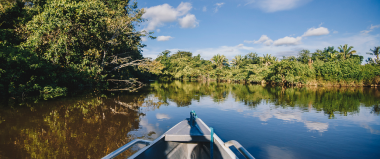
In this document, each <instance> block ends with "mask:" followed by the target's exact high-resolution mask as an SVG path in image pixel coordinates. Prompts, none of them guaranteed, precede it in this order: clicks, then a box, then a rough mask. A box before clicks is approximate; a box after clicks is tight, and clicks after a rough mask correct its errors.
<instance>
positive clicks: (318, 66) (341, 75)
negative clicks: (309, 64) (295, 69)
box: [313, 59, 363, 82]
mask: <svg viewBox="0 0 380 159" xmlns="http://www.w3.org/2000/svg"><path fill="white" fill-rule="evenodd" d="M358 61H359V60H358V59H347V60H343V61H337V62H322V61H317V62H315V63H314V64H313V66H314V68H315V72H316V75H317V78H319V77H320V78H323V79H324V80H326V81H333V82H340V81H342V80H344V81H360V80H362V79H363V75H362V71H361V69H360V64H359V62H358Z"/></svg>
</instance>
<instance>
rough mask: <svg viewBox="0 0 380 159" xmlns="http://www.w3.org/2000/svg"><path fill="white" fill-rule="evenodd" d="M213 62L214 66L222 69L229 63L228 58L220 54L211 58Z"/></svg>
mask: <svg viewBox="0 0 380 159" xmlns="http://www.w3.org/2000/svg"><path fill="white" fill-rule="evenodd" d="M211 61H212V62H213V63H214V65H216V66H217V67H219V68H220V69H221V68H223V66H224V65H227V62H228V60H227V58H226V56H224V55H220V54H217V55H214V56H213V57H212V58H211Z"/></svg>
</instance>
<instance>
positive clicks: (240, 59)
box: [231, 55, 243, 69]
mask: <svg viewBox="0 0 380 159" xmlns="http://www.w3.org/2000/svg"><path fill="white" fill-rule="evenodd" d="M231 63H232V65H234V66H235V68H236V69H239V67H240V66H241V65H242V63H243V57H242V56H241V55H236V56H235V58H234V59H232V62H231Z"/></svg>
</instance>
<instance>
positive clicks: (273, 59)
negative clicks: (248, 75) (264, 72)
mask: <svg viewBox="0 0 380 159" xmlns="http://www.w3.org/2000/svg"><path fill="white" fill-rule="evenodd" d="M260 61H261V63H262V64H264V65H265V66H269V65H271V64H273V63H274V62H276V61H277V57H275V56H272V55H270V54H265V55H263V57H261V59H260Z"/></svg>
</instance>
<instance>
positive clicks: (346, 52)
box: [338, 44, 356, 60]
mask: <svg viewBox="0 0 380 159" xmlns="http://www.w3.org/2000/svg"><path fill="white" fill-rule="evenodd" d="M353 48H354V47H353V46H350V47H348V45H347V44H344V45H343V46H342V45H340V46H339V47H338V49H339V54H340V55H341V57H343V59H344V60H345V59H347V58H349V57H350V56H351V55H353V54H355V53H356V50H351V49H353Z"/></svg>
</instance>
